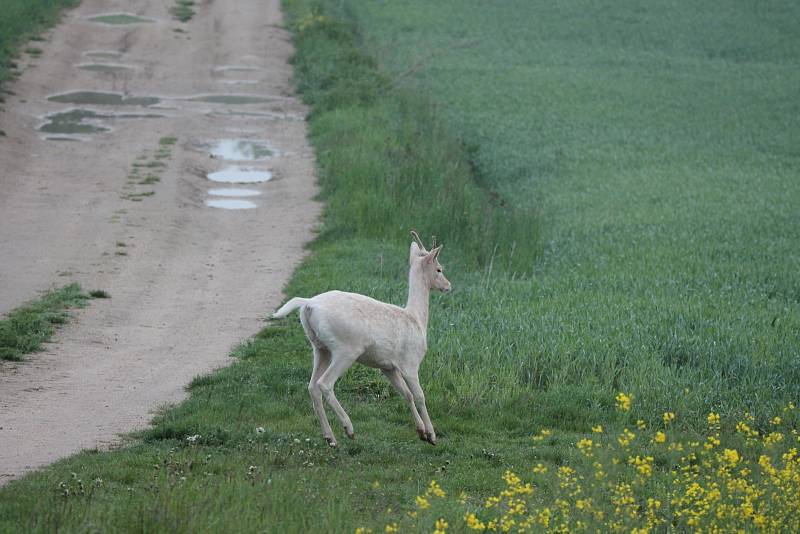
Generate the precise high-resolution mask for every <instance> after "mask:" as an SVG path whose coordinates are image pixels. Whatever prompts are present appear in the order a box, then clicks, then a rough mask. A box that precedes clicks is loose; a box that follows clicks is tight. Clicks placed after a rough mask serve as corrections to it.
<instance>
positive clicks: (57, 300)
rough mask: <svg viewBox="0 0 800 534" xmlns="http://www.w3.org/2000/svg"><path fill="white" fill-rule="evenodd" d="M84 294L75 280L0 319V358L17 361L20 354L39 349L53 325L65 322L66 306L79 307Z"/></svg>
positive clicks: (52, 329) (84, 300)
mask: <svg viewBox="0 0 800 534" xmlns="http://www.w3.org/2000/svg"><path fill="white" fill-rule="evenodd" d="M88 298H89V296H88V295H86V294H84V293H83V292H82V291H81V288H80V286H78V284H70V285H68V286H64V287H62V288H61V289H57V290H55V291H49V292H47V293H45V294H44V295H43V296H42V297H41V298H40V299H38V300H36V301H34V302H31V303H29V304H26V305H24V306H21V307H19V308H17V309H15V310H14V311H12V312H11V313H9V314H8V316H6V317H5V318H4V319H0V360H9V361H20V360H22V359H23V355H24V354H27V353H30V352H36V351H38V350H40V349H41V346H42V343H44V342H46V341H47V340H49V339H50V336H52V335H53V332H54V330H55V328H56V327H57V326H58V325H60V324H64V323H65V322H67V320H68V319H69V314H68V313H67V310H68V309H69V308H81V307H83V306H84V305H85V303H86V300H87V299H88Z"/></svg>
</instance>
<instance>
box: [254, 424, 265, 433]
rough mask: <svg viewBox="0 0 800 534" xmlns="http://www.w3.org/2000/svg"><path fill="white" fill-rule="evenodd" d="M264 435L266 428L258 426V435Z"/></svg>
mask: <svg viewBox="0 0 800 534" xmlns="http://www.w3.org/2000/svg"><path fill="white" fill-rule="evenodd" d="M263 433H264V427H263V426H257V427H256V434H263Z"/></svg>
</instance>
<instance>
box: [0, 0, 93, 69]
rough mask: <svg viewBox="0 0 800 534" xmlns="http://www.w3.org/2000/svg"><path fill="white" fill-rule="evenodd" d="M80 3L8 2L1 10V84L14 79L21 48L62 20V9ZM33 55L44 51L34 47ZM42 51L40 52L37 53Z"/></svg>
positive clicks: (61, 0) (50, 0)
mask: <svg viewBox="0 0 800 534" xmlns="http://www.w3.org/2000/svg"><path fill="white" fill-rule="evenodd" d="M78 3H79V0H4V1H3V9H2V10H0V83H2V82H4V81H6V80H8V79H9V78H10V77H11V72H12V69H13V67H14V58H16V57H17V55H18V54H19V49H20V47H21V46H22V45H23V44H25V42H26V41H28V40H29V39H31V38H37V36H38V34H39V32H41V31H42V30H43V29H45V28H48V27H50V26H52V25H53V24H55V23H56V22H57V21H58V18H59V16H60V14H61V10H62V9H63V8H65V7H73V6H76V5H78ZM26 51H27V52H28V53H29V54H32V55H38V54H39V53H40V52H41V50H39V49H38V48H36V47H30V48H28V49H27V50H26ZM37 51H38V52H37Z"/></svg>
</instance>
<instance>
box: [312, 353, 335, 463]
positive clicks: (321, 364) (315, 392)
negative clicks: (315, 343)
mask: <svg viewBox="0 0 800 534" xmlns="http://www.w3.org/2000/svg"><path fill="white" fill-rule="evenodd" d="M330 362H331V354H330V352H328V351H327V349H324V348H320V347H314V369H313V371H311V380H309V382H308V393H309V395H311V402H312V403H313V404H314V413H316V414H317V419H319V424H320V426H322V437H324V438H325V441H327V442H328V445H330V446H331V447H336V438H335V437H334V435H333V430H331V425H330V423H329V422H328V416H327V414H326V413H325V406H323V404H322V390H321V389H320V388H319V385H318V384H317V381H318V380H319V379H320V377H321V376H322V374H323V373H324V372H325V371H326V370H327V369H328V366H329V365H330Z"/></svg>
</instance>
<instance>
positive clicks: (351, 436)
mask: <svg viewBox="0 0 800 534" xmlns="http://www.w3.org/2000/svg"><path fill="white" fill-rule="evenodd" d="M344 433H345V434H347V437H348V438H350V439H356V433H355V432H353V431H352V430H348V429H347V428H345V429H344Z"/></svg>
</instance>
